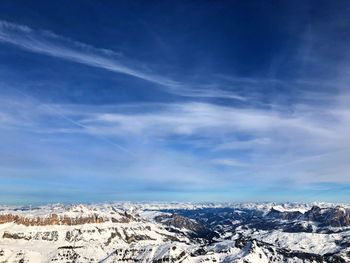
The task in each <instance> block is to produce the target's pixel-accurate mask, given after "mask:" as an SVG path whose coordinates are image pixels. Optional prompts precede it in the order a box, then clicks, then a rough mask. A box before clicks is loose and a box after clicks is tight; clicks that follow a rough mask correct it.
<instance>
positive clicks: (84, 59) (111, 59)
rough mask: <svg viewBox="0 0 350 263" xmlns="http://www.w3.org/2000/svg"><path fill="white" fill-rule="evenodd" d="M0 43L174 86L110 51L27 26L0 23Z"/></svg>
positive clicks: (170, 82) (173, 83)
mask: <svg viewBox="0 0 350 263" xmlns="http://www.w3.org/2000/svg"><path fill="white" fill-rule="evenodd" d="M0 41H1V42H4V43H9V44H12V45H15V46H17V47H19V48H22V49H25V50H28V51H31V52H34V53H39V54H44V55H48V56H52V57H57V58H60V59H65V60H68V61H72V62H76V63H81V64H85V65H88V66H91V67H97V68H102V69H105V70H108V71H112V72H116V73H121V74H126V75H130V76H133V77H136V78H139V79H143V80H146V81H150V82H153V83H156V84H160V85H164V86H176V85H178V83H176V82H175V81H172V80H169V79H166V78H164V77H162V76H159V75H156V74H152V73H151V72H149V73H146V72H143V71H140V70H137V69H134V68H132V67H131V66H128V65H127V62H126V61H125V59H124V60H123V61H122V58H121V56H120V55H119V54H117V53H115V52H113V51H111V50H106V49H97V48H94V47H92V46H90V45H87V44H84V43H80V42H77V41H73V40H71V39H68V38H65V37H61V36H59V35H56V34H54V33H52V32H50V31H44V30H34V29H31V28H29V27H27V26H23V25H17V24H13V23H8V22H5V21H0Z"/></svg>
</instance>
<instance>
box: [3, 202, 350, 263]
mask: <svg viewBox="0 0 350 263" xmlns="http://www.w3.org/2000/svg"><path fill="white" fill-rule="evenodd" d="M349 212H350V207H349V206H348V205H346V204H342V205H335V204H324V203H319V204H292V203H288V204H274V203H264V204H253V203H249V204H212V203H206V204H190V203H186V204H184V203H112V204H94V205H61V204H55V205H47V206H38V207H32V206H28V207H10V206H0V262H183V263H185V262H240V263H260V262H261V263H269V262H310V263H311V262H350V223H349V222H350V221H349V214H350V213H349Z"/></svg>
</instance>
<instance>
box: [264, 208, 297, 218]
mask: <svg viewBox="0 0 350 263" xmlns="http://www.w3.org/2000/svg"><path fill="white" fill-rule="evenodd" d="M302 215H303V214H302V213H301V212H299V211H292V212H281V211H278V210H276V209H274V208H271V210H270V212H269V213H268V214H267V215H266V216H268V217H273V218H278V219H282V220H297V219H300V218H301V216H302Z"/></svg>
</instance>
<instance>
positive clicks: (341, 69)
mask: <svg viewBox="0 0 350 263" xmlns="http://www.w3.org/2000/svg"><path fill="white" fill-rule="evenodd" d="M349 13H350V4H349V2H348V1H323V0H321V1H319V0H318V1H316V0H315V1H310V0H306V1H284V0H282V1H262V0H261V1H254V0H253V1H97V0H95V1H92V0H85V1H79V0H77V1H68V0H62V1H39V0H37V1H31V2H30V3H29V2H28V1H24V0H23V1H17V0H11V1H10V0H4V1H1V4H0V182H1V183H0V203H4V204H28V203H33V204H34V203H46V202H62V203H74V202H106V201H122V200H129V201H181V202H207V201H210V202H211V201H215V202H226V201H229V202H231V201H232V202H264V201H274V202H286V201H289V202H313V201H326V202H348V201H349V194H350V102H349V101H350V87H349V84H350V73H349V72H350V48H349V47H350V16H349Z"/></svg>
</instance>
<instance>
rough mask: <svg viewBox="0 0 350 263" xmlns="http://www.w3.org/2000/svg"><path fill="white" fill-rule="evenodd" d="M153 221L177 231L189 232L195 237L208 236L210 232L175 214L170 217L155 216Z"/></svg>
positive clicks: (194, 222)
mask: <svg viewBox="0 0 350 263" xmlns="http://www.w3.org/2000/svg"><path fill="white" fill-rule="evenodd" d="M155 220H156V221H157V222H159V223H162V224H163V225H166V226H171V227H175V228H178V229H187V230H190V231H192V232H193V233H194V234H195V235H196V236H201V237H203V236H206V235H208V234H209V233H210V232H211V231H210V230H209V229H207V228H206V227H204V226H203V225H201V224H199V223H198V222H196V221H195V220H193V219H189V218H187V217H184V216H181V215H177V214H172V215H167V214H165V215H161V216H157V217H155Z"/></svg>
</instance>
